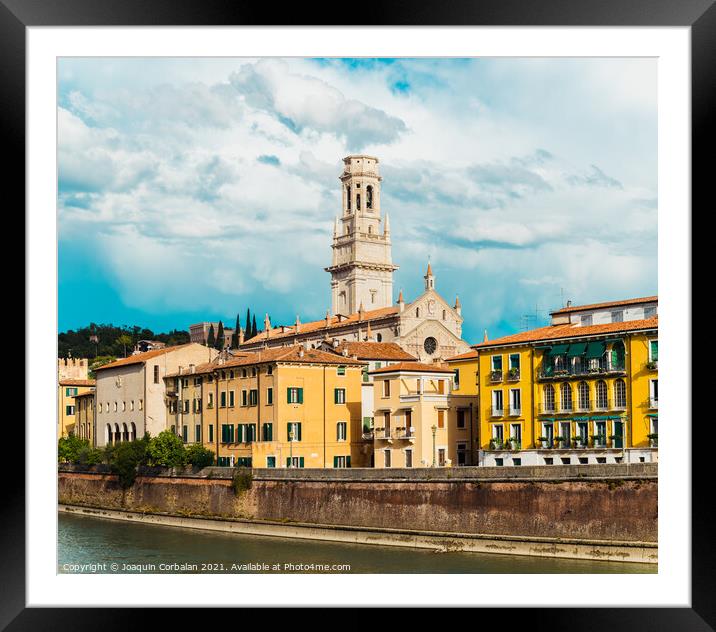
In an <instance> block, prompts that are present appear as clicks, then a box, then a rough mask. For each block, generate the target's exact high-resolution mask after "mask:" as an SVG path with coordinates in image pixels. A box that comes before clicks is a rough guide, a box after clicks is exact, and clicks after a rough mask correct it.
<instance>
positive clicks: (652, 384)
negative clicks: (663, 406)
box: [649, 380, 659, 408]
mask: <svg viewBox="0 0 716 632" xmlns="http://www.w3.org/2000/svg"><path fill="white" fill-rule="evenodd" d="M658 407H659V380H650V381H649V408H658Z"/></svg>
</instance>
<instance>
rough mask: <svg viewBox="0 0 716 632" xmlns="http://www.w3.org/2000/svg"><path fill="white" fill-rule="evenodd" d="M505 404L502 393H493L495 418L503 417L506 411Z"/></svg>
mask: <svg viewBox="0 0 716 632" xmlns="http://www.w3.org/2000/svg"><path fill="white" fill-rule="evenodd" d="M504 408H505V407H504V402H503V397H502V391H492V414H493V416H498V415H501V414H502V412H503V411H504Z"/></svg>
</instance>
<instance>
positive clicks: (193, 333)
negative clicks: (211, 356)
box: [189, 321, 235, 349]
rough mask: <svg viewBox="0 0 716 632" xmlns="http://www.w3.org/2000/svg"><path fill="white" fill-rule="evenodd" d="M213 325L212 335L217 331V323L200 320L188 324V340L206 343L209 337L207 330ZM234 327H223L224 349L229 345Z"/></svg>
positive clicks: (201, 343)
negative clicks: (199, 321)
mask: <svg viewBox="0 0 716 632" xmlns="http://www.w3.org/2000/svg"><path fill="white" fill-rule="evenodd" d="M212 327H214V336H217V335H218V333H219V323H218V321H217V322H215V323H212V322H201V323H194V324H193V325H189V341H190V342H195V343H196V344H199V345H206V344H207V341H208V339H209V331H210V330H211V328H212ZM234 331H235V330H234V329H232V328H231V327H226V326H225V327H224V349H228V348H229V347H231V339H232V337H233V335H234Z"/></svg>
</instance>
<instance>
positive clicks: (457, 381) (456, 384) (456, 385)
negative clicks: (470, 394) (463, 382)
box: [452, 369, 460, 390]
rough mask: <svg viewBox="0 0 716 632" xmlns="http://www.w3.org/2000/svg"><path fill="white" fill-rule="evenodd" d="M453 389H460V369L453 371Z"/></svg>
mask: <svg viewBox="0 0 716 632" xmlns="http://www.w3.org/2000/svg"><path fill="white" fill-rule="evenodd" d="M452 383H453V388H454V389H455V390H457V389H459V388H460V369H455V373H454V375H453V378H452Z"/></svg>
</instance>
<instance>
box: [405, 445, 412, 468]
mask: <svg viewBox="0 0 716 632" xmlns="http://www.w3.org/2000/svg"><path fill="white" fill-rule="evenodd" d="M405 467H413V451H412V450H411V449H410V448H407V449H406V450H405Z"/></svg>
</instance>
